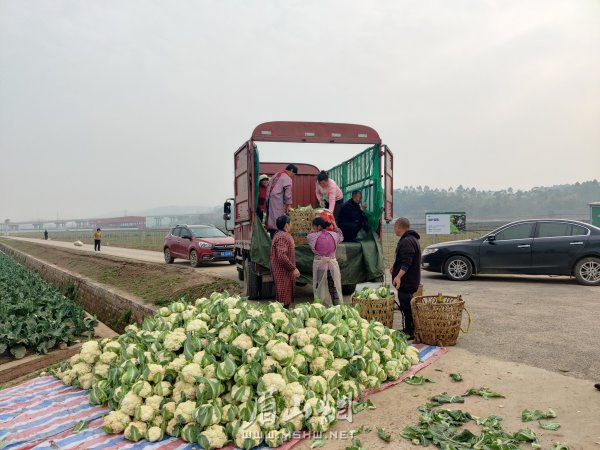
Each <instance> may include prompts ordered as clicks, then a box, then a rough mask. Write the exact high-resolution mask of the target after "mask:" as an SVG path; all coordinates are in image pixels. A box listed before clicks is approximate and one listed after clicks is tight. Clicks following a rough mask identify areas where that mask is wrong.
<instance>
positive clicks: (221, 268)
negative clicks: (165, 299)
mask: <svg viewBox="0 0 600 450" xmlns="http://www.w3.org/2000/svg"><path fill="white" fill-rule="evenodd" d="M6 237H7V238H9V239H14V240H17V241H25V242H32V243H34V244H42V245H51V246H54V247H61V248H68V249H70V250H79V251H84V252H93V251H94V246H93V245H90V244H83V247H76V246H74V245H73V243H72V242H63V241H52V240H48V241H45V240H43V239H32V238H22V237H13V236H6ZM100 254H105V255H112V256H118V257H121V258H129V259H135V260H137V261H144V262H150V263H157V264H165V260H164V259H163V254H162V253H161V252H153V251H151V250H136V249H132V248H122V247H109V246H106V245H103V246H102V250H101V252H100ZM175 265H178V266H179V265H181V266H187V267H189V262H187V261H184V260H176V261H175ZM198 270H203V271H205V272H206V273H209V274H214V275H216V276H218V277H221V278H228V279H231V280H237V279H238V275H237V270H236V268H235V266H232V265H231V264H229V263H227V262H225V263H223V262H218V263H211V264H207V265H206V266H202V267H200V268H198Z"/></svg>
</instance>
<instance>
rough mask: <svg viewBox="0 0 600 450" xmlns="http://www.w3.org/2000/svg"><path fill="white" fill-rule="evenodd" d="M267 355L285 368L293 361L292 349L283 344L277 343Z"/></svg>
mask: <svg viewBox="0 0 600 450" xmlns="http://www.w3.org/2000/svg"><path fill="white" fill-rule="evenodd" d="M269 353H270V354H271V356H272V357H273V358H275V359H276V360H277V362H279V363H281V364H283V365H286V366H287V365H289V364H291V363H292V362H293V361H294V349H293V348H292V347H290V346H289V345H288V344H286V343H285V342H278V343H277V344H275V345H273V346H272V347H271V350H270V351H269Z"/></svg>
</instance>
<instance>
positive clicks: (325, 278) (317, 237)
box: [307, 217, 344, 306]
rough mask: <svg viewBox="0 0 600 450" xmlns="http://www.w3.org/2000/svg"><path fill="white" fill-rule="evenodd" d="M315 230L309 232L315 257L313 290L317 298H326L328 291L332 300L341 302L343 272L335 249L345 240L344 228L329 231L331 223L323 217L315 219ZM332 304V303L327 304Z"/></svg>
mask: <svg viewBox="0 0 600 450" xmlns="http://www.w3.org/2000/svg"><path fill="white" fill-rule="evenodd" d="M312 223H313V231H312V232H310V233H308V236H307V239H308V245H309V246H310V248H311V249H312V251H313V253H314V254H315V257H314V259H313V292H314V294H315V298H318V299H320V300H325V299H326V297H327V293H329V296H330V297H331V302H332V303H333V304H334V306H335V305H339V304H340V299H343V298H344V297H342V273H341V272H340V266H339V264H338V262H337V259H336V258H335V251H336V250H337V246H338V244H339V243H340V242H342V241H343V240H344V235H343V234H342V230H340V229H339V228H338V227H337V226H335V224H334V226H335V229H334V231H328V230H327V228H329V226H330V225H331V223H329V222H327V221H326V220H325V219H323V218H322V217H316V218H315V219H314V220H313V222H312ZM327 306H330V305H327Z"/></svg>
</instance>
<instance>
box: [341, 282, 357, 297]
mask: <svg viewBox="0 0 600 450" xmlns="http://www.w3.org/2000/svg"><path fill="white" fill-rule="evenodd" d="M354 292H356V285H355V284H342V294H343V295H352V294H354Z"/></svg>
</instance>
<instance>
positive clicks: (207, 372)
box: [202, 364, 217, 380]
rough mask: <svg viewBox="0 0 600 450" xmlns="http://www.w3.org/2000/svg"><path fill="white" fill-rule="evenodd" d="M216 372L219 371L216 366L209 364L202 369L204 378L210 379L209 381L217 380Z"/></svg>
mask: <svg viewBox="0 0 600 450" xmlns="http://www.w3.org/2000/svg"><path fill="white" fill-rule="evenodd" d="M216 370H217V368H216V367H215V365H214V364H209V365H208V366H206V367H205V368H204V369H202V374H203V376H204V378H208V379H209V380H211V379H215V378H217V376H216V373H215V372H216Z"/></svg>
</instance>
